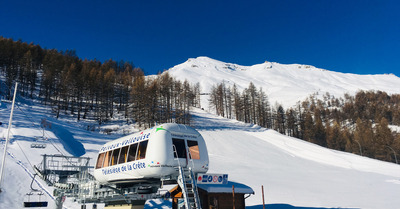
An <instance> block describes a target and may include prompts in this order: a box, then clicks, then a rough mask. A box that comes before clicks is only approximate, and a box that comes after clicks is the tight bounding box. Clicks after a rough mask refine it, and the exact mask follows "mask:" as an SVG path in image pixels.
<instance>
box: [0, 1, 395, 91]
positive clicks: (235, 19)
mask: <svg viewBox="0 0 400 209" xmlns="http://www.w3.org/2000/svg"><path fill="white" fill-rule="evenodd" d="M0 36H3V37H6V38H13V39H15V40H18V39H21V40H22V41H24V42H28V43H30V42H33V43H35V44H39V45H40V46H42V47H43V48H47V49H52V48H56V49H58V50H67V49H75V50H76V52H77V55H78V56H79V57H80V58H82V59H85V58H88V59H94V58H96V59H97V60H100V61H102V62H103V61H105V60H107V59H110V58H111V59H114V60H117V61H119V60H125V61H132V62H133V63H134V65H135V66H137V67H141V68H143V69H144V71H145V72H146V74H155V73H157V72H159V71H163V70H164V69H168V68H171V67H173V66H175V65H177V64H180V63H182V62H185V61H186V60H187V59H188V58H195V57H198V56H208V57H211V58H214V59H217V60H221V61H224V62H231V63H237V64H240V65H253V64H259V63H262V62H264V61H271V62H279V63H282V64H293V63H297V64H308V65H314V66H316V67H319V68H324V69H327V70H332V71H339V72H346V73H357V74H382V73H394V74H396V75H397V76H400V1H397V0H375V1H369V0H273V1H271V0H260V1H258V0H237V1H236V0H229V1H227V0H201V1H200V0H157V1H156V0H137V1H135V0H126V1H124V0H114V1H111V0H110V1H100V0H98V1H94V0H91V1H87V0H78V1H75V0H67V1H58V0H53V1H43V0H35V1H31V0H29V1H19V0H12V1H1V3H0ZM399 88H400V87H399Z"/></svg>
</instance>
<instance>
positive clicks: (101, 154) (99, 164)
mask: <svg viewBox="0 0 400 209" xmlns="http://www.w3.org/2000/svg"><path fill="white" fill-rule="evenodd" d="M104 156H106V153H105V152H103V153H100V154H99V157H97V163H96V169H98V168H101V167H102V165H103V161H104Z"/></svg>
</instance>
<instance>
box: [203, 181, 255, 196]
mask: <svg viewBox="0 0 400 209" xmlns="http://www.w3.org/2000/svg"><path fill="white" fill-rule="evenodd" d="M232 185H234V186H235V193H240V194H254V191H253V189H252V188H251V187H249V186H247V185H244V184H240V183H237V182H232V181H228V184H198V185H197V187H198V188H200V189H202V190H205V191H207V192H208V193H232Z"/></svg>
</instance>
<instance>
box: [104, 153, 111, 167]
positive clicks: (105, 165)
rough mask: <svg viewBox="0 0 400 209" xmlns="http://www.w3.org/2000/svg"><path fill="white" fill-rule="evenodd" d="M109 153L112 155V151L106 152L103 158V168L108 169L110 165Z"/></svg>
mask: <svg viewBox="0 0 400 209" xmlns="http://www.w3.org/2000/svg"><path fill="white" fill-rule="evenodd" d="M111 153H112V151H108V152H106V154H105V158H104V164H103V168H105V167H108V166H109V165H110V159H111Z"/></svg>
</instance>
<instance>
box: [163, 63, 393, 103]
mask: <svg viewBox="0 0 400 209" xmlns="http://www.w3.org/2000/svg"><path fill="white" fill-rule="evenodd" d="M168 72H169V73H170V75H171V76H173V77H175V78H177V79H179V80H182V81H183V80H185V79H186V80H188V81H189V82H190V83H192V84H195V83H200V87H201V92H202V93H210V89H211V87H212V86H213V85H216V84H219V83H222V82H225V84H227V85H230V86H233V84H236V86H237V87H238V89H239V90H243V89H245V88H247V87H248V86H249V84H250V82H253V83H254V85H255V86H256V87H257V89H259V88H260V87H262V89H263V91H264V92H266V94H267V96H268V97H269V99H270V102H271V104H273V105H274V104H275V103H276V102H277V103H279V104H282V105H283V106H284V107H285V108H288V107H291V106H293V105H295V104H296V102H298V101H303V100H304V99H305V98H307V97H308V96H310V95H311V94H314V93H316V94H319V95H323V94H325V93H326V92H329V93H330V94H331V95H334V96H336V97H343V95H344V94H345V93H349V94H350V95H354V94H355V93H356V92H357V91H359V90H381V91H385V92H387V93H389V94H391V93H400V88H399V86H400V78H399V77H397V76H395V75H394V74H382V75H357V74H349V73H339V72H333V71H328V70H324V69H319V68H316V67H314V66H310V65H300V64H290V65H285V64H279V63H276V62H265V63H262V64H257V65H252V66H241V65H238V64H232V63H225V62H221V61H218V60H214V59H211V58H208V57H198V58H190V59H188V60H187V61H186V62H184V63H182V64H179V65H176V66H174V67H172V68H171V69H169V70H168ZM396 87H397V88H396ZM204 97H205V98H208V97H206V96H204ZM202 107H203V108H208V103H207V100H206V99H203V100H202Z"/></svg>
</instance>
